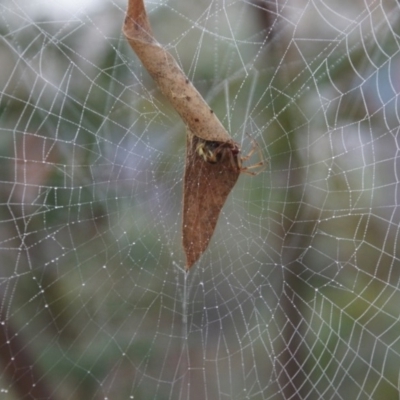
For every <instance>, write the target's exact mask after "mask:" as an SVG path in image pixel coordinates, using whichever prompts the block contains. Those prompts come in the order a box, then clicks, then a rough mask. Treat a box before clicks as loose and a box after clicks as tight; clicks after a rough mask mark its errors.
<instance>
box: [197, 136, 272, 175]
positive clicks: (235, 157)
mask: <svg viewBox="0 0 400 400" xmlns="http://www.w3.org/2000/svg"><path fill="white" fill-rule="evenodd" d="M197 139H198V143H197V145H196V152H197V154H198V155H199V156H200V157H202V158H203V159H204V161H206V162H208V163H210V164H216V163H219V162H221V161H225V160H226V159H228V160H229V166H230V167H231V168H232V169H233V170H235V171H238V172H240V173H244V174H248V175H253V176H255V175H258V174H259V173H260V172H262V171H264V170H265V168H266V166H267V163H266V162H265V160H264V157H263V155H262V152H261V149H260V146H259V144H258V143H257V142H256V141H255V140H254V139H252V138H250V139H251V141H252V147H251V149H250V151H249V152H248V154H247V155H246V156H244V157H241V156H240V152H241V150H240V147H239V145H238V143H236V142H234V141H233V140H229V141H227V142H215V141H211V140H204V139H201V138H197ZM256 151H258V154H259V159H260V161H259V162H258V163H256V164H253V165H250V166H248V167H244V166H243V162H245V161H247V160H249V159H250V158H251V157H252V156H253V154H254V153H255V152H256ZM255 168H259V170H258V171H250V170H251V169H255Z"/></svg>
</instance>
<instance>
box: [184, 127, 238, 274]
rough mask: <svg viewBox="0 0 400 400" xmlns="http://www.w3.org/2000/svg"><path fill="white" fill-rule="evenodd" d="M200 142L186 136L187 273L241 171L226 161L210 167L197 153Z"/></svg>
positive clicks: (185, 229) (208, 235)
mask: <svg viewBox="0 0 400 400" xmlns="http://www.w3.org/2000/svg"><path fill="white" fill-rule="evenodd" d="M198 143H199V138H198V137H197V136H195V135H191V134H189V135H188V140H187V147H186V165H185V178H184V188H183V226H182V232H183V234H182V242H183V249H184V251H185V254H186V270H189V268H191V267H192V266H193V264H194V263H195V262H196V261H197V260H198V259H199V258H200V256H201V255H202V254H203V252H204V251H205V250H206V248H207V246H208V243H209V242H210V239H211V236H212V234H213V233H214V230H215V226H216V224H217V221H218V217H219V214H220V212H221V209H222V207H223V206H224V204H225V201H226V199H227V197H228V195H229V193H230V191H231V190H232V188H233V187H234V186H235V184H236V182H237V180H238V177H239V175H240V170H239V169H237V168H233V167H232V164H231V159H230V158H229V157H222V158H221V159H220V160H219V162H217V163H214V164H212V163H209V162H207V161H205V160H204V159H203V157H201V156H200V155H199V154H198V152H197V151H196V148H197V145H198Z"/></svg>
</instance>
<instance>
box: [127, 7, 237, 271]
mask: <svg viewBox="0 0 400 400" xmlns="http://www.w3.org/2000/svg"><path fill="white" fill-rule="evenodd" d="M123 31H124V34H125V36H126V38H127V39H128V42H129V44H130V46H131V47H132V49H133V50H134V51H135V53H136V55H137V56H138V57H139V59H140V60H141V61H142V63H143V66H144V67H145V68H146V70H147V71H148V73H149V74H150V75H151V76H152V77H153V79H154V80H155V81H156V83H157V85H158V87H159V89H160V90H161V92H162V93H163V94H164V95H165V97H167V99H168V100H169V102H170V103H171V104H172V106H173V107H174V108H175V110H176V111H177V112H178V114H179V115H180V116H181V118H182V120H183V122H184V123H185V125H186V127H187V130H188V139H187V151H186V166H185V177H184V188H183V228H182V242H183V248H184V251H185V254H186V270H189V268H190V267H192V266H193V264H194V263H195V262H196V261H197V260H198V259H199V258H200V256H201V254H202V253H203V252H204V251H205V249H206V248H207V245H208V243H209V241H210V238H211V236H212V234H213V232H214V229H215V226H216V224H217V221H218V216H219V214H220V212H221V209H222V207H223V205H224V204H225V201H226V199H227V197H228V195H229V193H230V191H231V190H232V188H233V187H234V185H235V183H236V181H237V179H238V177H239V174H240V172H241V161H240V160H241V159H240V148H239V145H238V144H237V143H235V142H234V141H233V140H232V138H231V136H230V135H229V133H228V132H227V131H226V129H225V128H224V126H223V125H222V124H221V122H220V121H219V119H218V118H217V116H216V115H215V114H214V112H213V111H212V110H211V109H210V107H209V106H208V105H207V103H206V102H205V100H204V99H203V97H202V96H201V95H200V93H199V92H198V91H197V90H196V88H195V87H194V86H193V85H192V83H191V82H190V81H189V79H188V78H187V77H186V75H185V74H184V73H183V71H182V70H181V69H180V67H179V65H178V64H177V62H176V61H175V59H174V58H173V57H172V56H171V55H170V54H169V53H168V52H167V51H166V50H165V49H164V48H163V47H162V46H161V45H160V44H159V43H158V42H157V41H156V40H155V39H154V37H153V33H152V30H151V27H150V23H149V20H148V18H147V14H146V10H145V7H144V4H143V0H129V3H128V10H127V14H126V17H125V23H124V28H123Z"/></svg>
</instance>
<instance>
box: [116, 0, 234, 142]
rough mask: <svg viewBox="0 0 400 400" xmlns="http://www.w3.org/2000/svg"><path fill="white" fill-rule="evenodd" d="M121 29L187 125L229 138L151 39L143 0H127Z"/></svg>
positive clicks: (216, 137)
mask: <svg viewBox="0 0 400 400" xmlns="http://www.w3.org/2000/svg"><path fill="white" fill-rule="evenodd" d="M123 31H124V34H125V36H126V38H127V39H128V42H129V44H130V46H131V47H132V49H133V51H134V52H135V53H136V55H137V56H138V57H139V58H140V60H141V61H142V63H143V66H144V67H145V68H146V70H147V72H148V73H149V74H150V75H151V77H152V78H153V79H154V80H155V81H156V83H157V85H158V87H159V89H160V90H161V92H162V93H163V94H164V96H165V97H166V98H167V99H168V100H169V102H170V103H171V104H172V106H173V107H174V108H175V110H176V111H177V112H178V114H179V115H180V116H181V118H182V120H183V122H184V123H185V125H186V126H187V127H188V129H189V130H190V131H191V132H193V133H194V134H195V135H196V136H198V137H200V138H202V139H204V140H212V141H218V142H226V141H228V140H231V137H230V135H229V133H228V132H227V131H226V129H225V128H224V126H223V125H222V124H221V122H220V121H219V119H218V118H217V116H216V115H215V114H214V112H213V111H212V110H211V109H210V107H209V106H208V105H207V103H206V102H205V100H204V99H203V97H202V96H201V94H200V93H199V92H198V91H197V89H196V88H195V87H194V86H193V85H192V83H191V82H190V81H189V79H188V78H187V77H186V75H185V74H184V72H183V71H182V70H181V68H180V67H179V65H178V64H177V62H176V61H175V59H174V58H173V57H172V56H171V54H169V53H168V52H167V51H166V50H165V49H164V48H163V47H162V46H161V45H160V44H159V43H158V42H157V41H156V40H155V39H154V37H153V33H152V30H151V27H150V23H149V20H148V18H147V13H146V10H145V8H144V4H143V0H129V3H128V11H127V14H126V17H125V23H124V28H123Z"/></svg>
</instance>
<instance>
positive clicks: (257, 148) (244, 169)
mask: <svg viewBox="0 0 400 400" xmlns="http://www.w3.org/2000/svg"><path fill="white" fill-rule="evenodd" d="M250 140H251V141H252V143H253V144H252V147H251V149H250V151H249V152H248V153H247V155H246V156H243V157H241V163H243V162H244V161H247V160H249V159H250V158H251V157H252V156H253V154H254V153H255V152H256V151H258V154H259V159H260V160H261V161H259V162H258V163H257V164H254V165H250V166H248V167H241V168H240V172H243V173H245V174H248V175H253V176H254V175H258V174H259V173H260V172H262V171H264V170H265V168H266V167H267V163H266V162H265V161H264V157H263V154H262V151H261V148H260V145H259V144H258V143H257V142H256V141H255V140H254V139H253V138H252V137H250ZM260 167H263V168H261V169H260V170H259V171H256V172H252V171H249V170H250V169H255V168H260Z"/></svg>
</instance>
